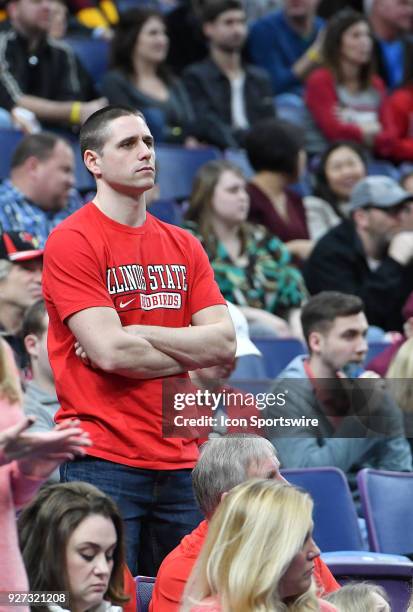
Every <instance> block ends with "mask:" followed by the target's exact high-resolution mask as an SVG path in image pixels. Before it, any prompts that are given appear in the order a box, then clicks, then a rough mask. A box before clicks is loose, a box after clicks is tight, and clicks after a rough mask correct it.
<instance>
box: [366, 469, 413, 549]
mask: <svg viewBox="0 0 413 612" xmlns="http://www.w3.org/2000/svg"><path fill="white" fill-rule="evenodd" d="M357 484H358V487H359V491H360V498H361V504H362V508H363V512H364V516H365V518H366V523H367V532H368V536H369V543H370V548H371V550H375V551H378V552H383V553H395V554H402V555H403V554H407V555H411V554H413V512H412V499H413V473H411V472H387V471H384V470H373V469H370V468H365V469H364V470H361V471H360V472H359V473H358V474H357Z"/></svg>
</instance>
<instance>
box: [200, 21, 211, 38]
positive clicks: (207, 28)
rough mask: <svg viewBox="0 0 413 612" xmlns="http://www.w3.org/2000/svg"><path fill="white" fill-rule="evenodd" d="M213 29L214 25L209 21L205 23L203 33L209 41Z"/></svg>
mask: <svg viewBox="0 0 413 612" xmlns="http://www.w3.org/2000/svg"><path fill="white" fill-rule="evenodd" d="M211 27H212V23H210V22H208V21H207V22H206V23H204V24H203V26H202V33H203V35H204V36H205V38H207V39H208V40H209V39H210V32H211Z"/></svg>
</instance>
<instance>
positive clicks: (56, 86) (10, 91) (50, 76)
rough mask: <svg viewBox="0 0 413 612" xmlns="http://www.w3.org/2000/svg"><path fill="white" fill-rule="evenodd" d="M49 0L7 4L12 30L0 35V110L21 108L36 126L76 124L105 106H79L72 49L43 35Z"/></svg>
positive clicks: (16, 0)
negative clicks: (42, 124)
mask: <svg viewBox="0 0 413 612" xmlns="http://www.w3.org/2000/svg"><path fill="white" fill-rule="evenodd" d="M50 8H51V6H50V0H42V2H38V1H37V0H10V1H9V3H8V11H9V16H10V20H11V24H12V27H11V29H9V30H6V31H4V32H3V31H2V32H0V64H1V65H2V70H1V71H0V107H2V108H5V109H6V110H8V111H11V110H12V109H13V108H14V107H15V106H21V107H23V108H26V109H28V110H30V111H32V112H33V113H34V114H35V115H36V117H37V119H38V120H39V121H40V122H41V123H45V124H49V125H50V124H53V125H64V126H69V125H78V124H81V123H83V122H84V121H85V119H86V118H87V117H88V116H89V115H90V114H91V113H93V112H94V111H96V110H97V109H98V108H101V107H102V106H104V104H105V100H104V99H103V98H99V99H96V100H91V101H90V102H85V101H84V100H85V98H84V97H83V92H82V89H81V79H80V76H79V71H78V70H77V62H76V60H75V57H74V54H73V51H72V50H71V49H70V48H69V47H67V46H66V45H62V43H57V42H54V41H53V40H52V39H49V38H48V37H47V34H48V30H49V25H50Z"/></svg>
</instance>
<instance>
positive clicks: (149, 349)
mask: <svg viewBox="0 0 413 612" xmlns="http://www.w3.org/2000/svg"><path fill="white" fill-rule="evenodd" d="M125 331H127V328H124V331H122V332H121V336H119V338H117V339H116V340H115V341H114V342H113V344H112V346H111V348H110V350H109V351H108V357H107V358H103V359H102V358H99V355H93V351H92V354H91V355H90V354H89V353H88V357H89V358H90V360H91V361H92V362H93V363H94V364H96V365H97V367H99V368H101V369H103V370H105V371H106V372H111V373H114V374H119V375H121V376H125V377H127V378H137V379H142V380H144V379H148V378H160V377H163V376H172V375H174V374H180V373H181V372H186V371H187V369H188V368H186V367H185V365H183V364H182V363H180V362H179V361H178V360H177V359H174V358H173V357H171V356H169V355H167V354H165V353H163V352H162V351H160V350H158V349H157V348H155V347H154V346H152V344H151V343H150V342H148V341H147V340H145V339H144V338H141V337H134V336H133V335H132V336H131V335H130V334H128V333H125Z"/></svg>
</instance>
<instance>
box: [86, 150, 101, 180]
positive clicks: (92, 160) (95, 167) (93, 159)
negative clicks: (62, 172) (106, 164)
mask: <svg viewBox="0 0 413 612" xmlns="http://www.w3.org/2000/svg"><path fill="white" fill-rule="evenodd" d="M83 161H84V164H85V166H86V168H87V169H88V170H89V172H91V173H92V174H93V176H95V177H99V176H101V172H100V156H99V155H98V153H96V151H92V150H91V149H86V151H85V154H84V155H83Z"/></svg>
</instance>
